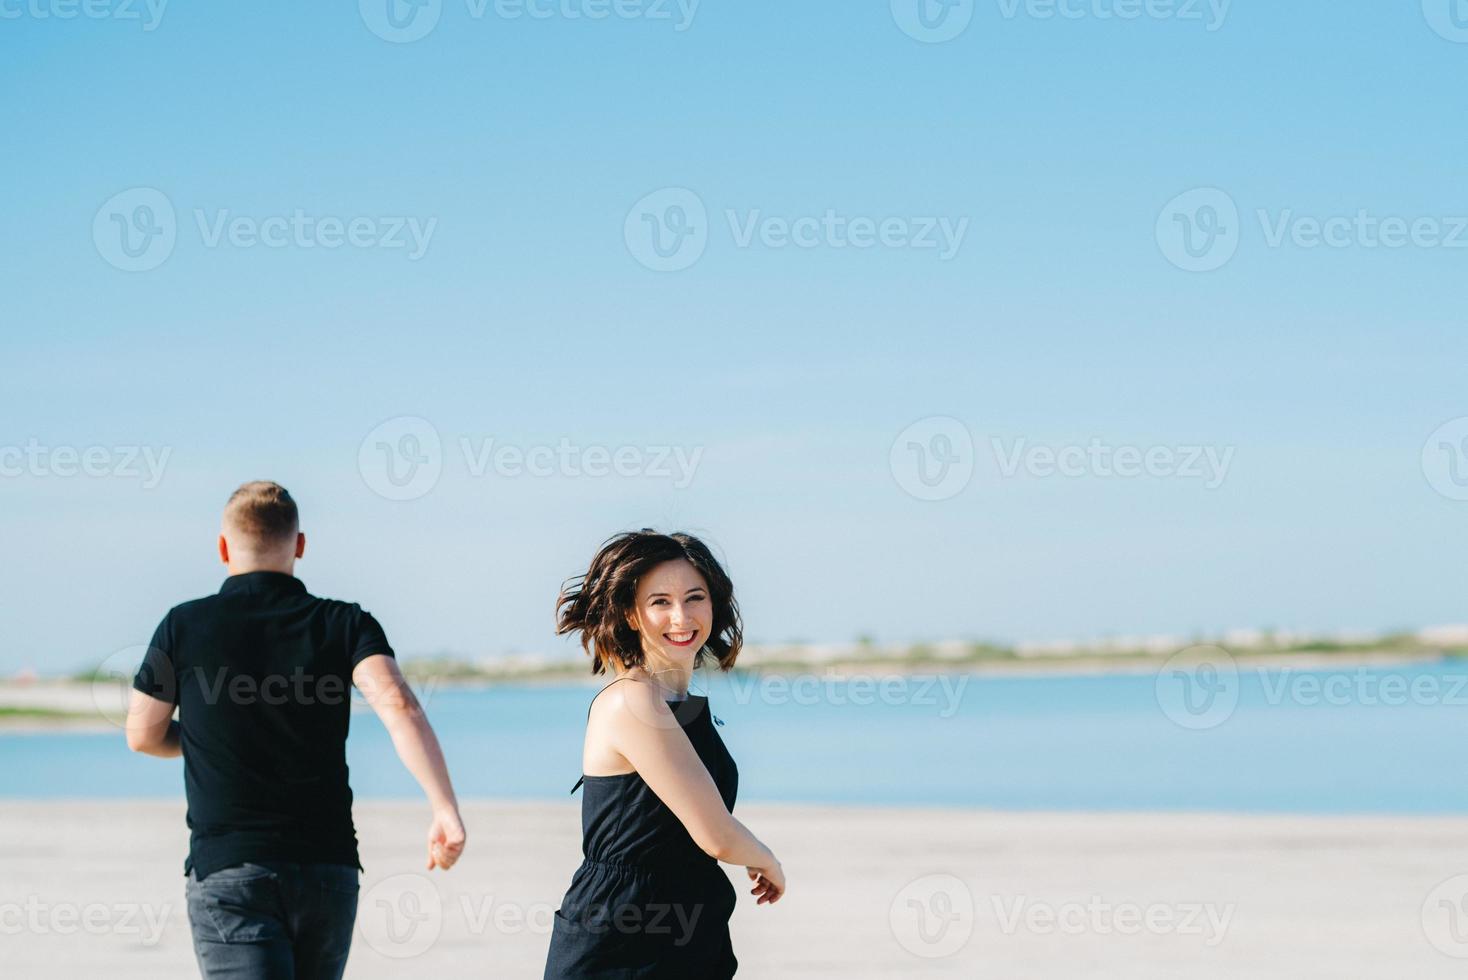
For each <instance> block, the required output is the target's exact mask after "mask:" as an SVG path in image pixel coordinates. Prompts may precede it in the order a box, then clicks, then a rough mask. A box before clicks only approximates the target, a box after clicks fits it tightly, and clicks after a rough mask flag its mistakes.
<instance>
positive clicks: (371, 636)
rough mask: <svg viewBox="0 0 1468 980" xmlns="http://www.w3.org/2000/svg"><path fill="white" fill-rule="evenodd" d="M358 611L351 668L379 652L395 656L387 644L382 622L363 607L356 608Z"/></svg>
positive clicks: (354, 668)
mask: <svg viewBox="0 0 1468 980" xmlns="http://www.w3.org/2000/svg"><path fill="white" fill-rule="evenodd" d="M358 613H359V615H358V616H357V629H356V631H355V632H356V640H355V642H354V643H353V645H352V650H351V660H352V669H353V670H356V669H357V665H358V664H360V663H361V662H362V661H364V660H366V659H367V658H368V657H372V656H376V655H377V654H379V653H380V654H383V655H385V656H388V657H393V656H396V654H394V653H393V650H392V647H391V646H389V645H388V642H387V633H385V632H383V629H382V624H381V623H379V622H378V621H377V619H376V617H374V616H373V615H372V614H371V613H370V612H368V611H367V610H365V609H361V610H358Z"/></svg>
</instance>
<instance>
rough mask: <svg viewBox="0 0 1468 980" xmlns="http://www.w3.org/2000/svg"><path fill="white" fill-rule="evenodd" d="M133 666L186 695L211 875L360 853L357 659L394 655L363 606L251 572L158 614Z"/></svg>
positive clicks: (145, 677) (199, 870)
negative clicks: (351, 776) (350, 736)
mask: <svg viewBox="0 0 1468 980" xmlns="http://www.w3.org/2000/svg"><path fill="white" fill-rule="evenodd" d="M150 646H151V649H150V650H149V655H148V659H147V661H145V663H144V665H143V668H142V669H141V670H139V672H138V676H137V678H136V679H135V680H134V687H136V688H137V689H138V690H140V691H142V692H143V693H145V694H150V695H152V696H154V697H157V698H160V699H164V700H167V699H169V698H172V699H173V700H174V702H175V703H176V704H178V705H179V723H180V729H181V732H180V734H181V743H182V749H183V756H184V785H185V790H186V793H187V795H188V803H189V818H188V819H189V828H190V830H191V831H192V834H191V840H190V857H189V860H188V862H186V863H185V867H184V870H185V872H186V873H187V872H188V871H189V870H190V869H193V870H194V872H195V874H196V875H197V876H198V877H199V878H205V877H207V876H208V875H210V874H211V873H213V872H214V871H216V870H218V869H219V868H224V867H229V866H230V865H233V864H237V863H239V862H241V861H259V860H265V859H274V860H284V861H326V862H331V863H338V864H348V865H352V866H354V867H356V866H358V859H357V840H356V833H355V831H354V829H353V826H352V812H351V805H352V793H351V790H350V788H349V787H348V783H347V763H346V738H347V730H348V726H349V723H350V715H351V705H350V689H351V678H352V671H353V670H354V669H355V668H356V666H357V664H359V663H360V662H361V661H362V660H364V659H365V658H367V657H370V656H373V655H375V654H385V655H389V656H390V655H391V654H392V649H391V647H389V646H388V643H387V639H386V637H385V636H384V634H383V631H382V628H381V627H380V626H379V625H378V623H377V621H376V620H375V619H373V618H372V616H371V615H370V614H369V613H366V612H364V611H362V609H361V607H359V606H356V605H352V604H349V603H344V602H336V601H333V600H329V599H318V598H316V597H315V596H312V595H310V594H309V593H308V592H307V591H306V588H305V586H304V585H303V584H302V583H301V581H300V580H299V579H297V578H294V577H293V576H290V575H285V574H282V573H279V572H250V573H247V574H243V575H234V576H231V577H230V578H229V579H227V580H226V581H225V583H224V586H223V588H222V589H221V590H220V592H219V594H218V595H213V596H208V597H206V598H203V599H197V600H194V601H192V602H187V603H184V604H182V605H180V606H177V607H175V608H174V609H173V610H171V611H170V612H169V614H168V615H167V617H165V619H164V620H163V622H162V624H160V626H159V627H158V631H157V633H156V634H155V635H154V638H153V642H152V644H151V645H150Z"/></svg>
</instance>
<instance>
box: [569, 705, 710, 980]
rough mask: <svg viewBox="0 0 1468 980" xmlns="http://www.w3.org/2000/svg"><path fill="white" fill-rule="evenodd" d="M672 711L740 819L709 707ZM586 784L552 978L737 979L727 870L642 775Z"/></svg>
mask: <svg viewBox="0 0 1468 980" xmlns="http://www.w3.org/2000/svg"><path fill="white" fill-rule="evenodd" d="M609 686H610V685H609ZM668 707H669V708H671V709H673V713H674V716H675V717H677V718H678V722H679V724H680V725H681V726H682V727H683V731H684V733H685V734H686V735H687V736H688V741H689V742H691V743H692V744H693V748H694V750H695V751H696V752H697V753H698V757H699V758H700V759H702V760H703V764H704V766H705V767H706V768H707V769H708V771H709V775H711V776H713V779H714V784H715V785H716V786H718V788H719V795H720V796H722V797H723V798H724V805H725V806H727V807H728V808H729V811H730V812H731V813H732V812H733V810H734V797H735V793H736V791H737V789H738V786H739V771H738V769H736V768H735V766H734V758H733V757H732V756H731V755H729V750H728V749H726V748H725V747H724V741H723V739H721V738H719V733H718V731H716V730H715V728H714V720H713V715H712V714H711V713H710V712H709V706H708V699H707V698H705V697H701V696H698V695H689V697H688V700H686V701H669V702H668ZM720 724H722V722H720ZM582 783H585V785H586V791H585V793H584V794H583V795H582V797H581V832H582V843H581V850H582V853H583V855H584V856H585V858H586V859H585V860H584V861H582V862H581V867H579V868H577V869H576V873H575V875H573V876H572V878H571V887H570V889H569V890H568V891H567V892H566V897H565V899H564V900H563V901H562V902H561V907H560V908H559V909H557V910H556V914H555V924H554V926H553V927H552V931H551V942H550V954H549V956H548V957H547V959H546V964H545V980H571V978H577V980H585V978H598V980H612V978H616V980H631V978H634V977H635V978H650V977H657V978H668V980H726V978H728V977H732V976H733V975H734V971H735V970H736V969H737V968H738V961H737V960H735V958H734V950H733V947H732V946H731V945H730V943H729V917H730V916H731V915H732V914H733V913H734V899H735V894H734V886H733V885H731V884H730V883H729V878H728V876H726V875H725V874H724V871H723V869H722V868H720V867H719V862H718V861H715V860H714V859H713V858H711V857H709V856H708V855H707V854H705V853H704V852H703V851H702V850H701V849H700V848H699V846H698V845H697V844H695V843H694V842H693V838H692V837H691V836H689V834H688V831H687V830H686V829H684V827H683V824H682V823H680V822H679V820H678V818H677V817H675V816H674V815H673V813H672V811H671V810H669V809H668V808H667V807H666V806H664V805H663V802H662V801H661V800H659V799H658V797H657V794H655V793H654V792H653V791H652V790H651V789H649V788H648V785H647V784H646V783H645V782H643V781H642V777H641V776H639V775H638V774H637V773H635V772H630V773H624V774H621V775H616V776H583V777H582V778H581V779H580V780H578V781H577V783H576V785H577V786H580V785H581V784H582ZM571 792H573V793H574V792H576V789H575V787H572V789H571Z"/></svg>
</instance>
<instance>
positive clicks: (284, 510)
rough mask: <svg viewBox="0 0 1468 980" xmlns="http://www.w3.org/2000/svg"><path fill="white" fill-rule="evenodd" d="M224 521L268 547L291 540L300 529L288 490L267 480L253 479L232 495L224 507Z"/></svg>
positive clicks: (297, 512)
mask: <svg viewBox="0 0 1468 980" xmlns="http://www.w3.org/2000/svg"><path fill="white" fill-rule="evenodd" d="M224 522H225V524H226V525H228V526H229V527H230V528H232V529H234V530H235V531H238V532H239V533H240V534H241V535H243V536H245V537H247V538H249V539H250V540H252V541H254V542H255V543H256V544H259V545H261V546H264V547H267V548H268V547H272V546H275V545H281V544H284V543H286V542H287V541H294V540H295V537H296V534H297V533H298V532H299V531H300V526H301V519H300V512H299V511H297V510H296V501H295V499H294V498H292V497H291V493H290V491H289V490H287V489H286V488H285V487H283V486H281V485H280V484H279V483H272V482H271V481H269V480H252V481H251V482H249V483H246V484H244V485H243V486H241V487H240V488H239V489H238V490H236V491H235V492H234V493H233V494H231V495H230V498H229V503H227V504H225V505H224Z"/></svg>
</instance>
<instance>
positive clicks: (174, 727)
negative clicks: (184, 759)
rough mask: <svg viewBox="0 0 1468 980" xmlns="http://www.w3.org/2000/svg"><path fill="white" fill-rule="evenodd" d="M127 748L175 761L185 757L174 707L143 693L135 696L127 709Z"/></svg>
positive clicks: (168, 702)
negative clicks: (174, 759)
mask: <svg viewBox="0 0 1468 980" xmlns="http://www.w3.org/2000/svg"><path fill="white" fill-rule="evenodd" d="M125 727H126V728H127V747H128V748H130V749H132V750H133V751H134V752H142V753H144V754H145V755H156V756H158V757H159V758H160V759H173V758H177V757H178V756H179V755H181V754H182V752H183V750H182V749H181V748H180V747H179V740H178V722H176V721H174V720H173V703H172V702H170V701H160V700H158V699H157V698H155V697H152V696H150V695H147V694H144V693H143V692H141V691H133V692H132V700H130V701H129V702H128V706H127V723H126V726H125Z"/></svg>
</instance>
